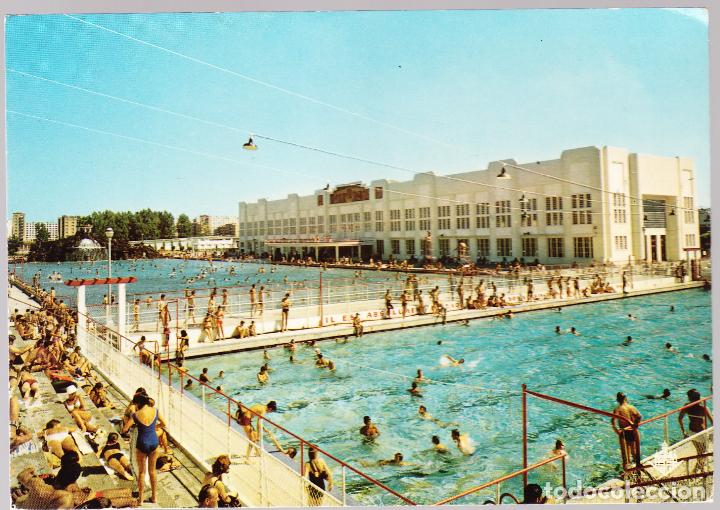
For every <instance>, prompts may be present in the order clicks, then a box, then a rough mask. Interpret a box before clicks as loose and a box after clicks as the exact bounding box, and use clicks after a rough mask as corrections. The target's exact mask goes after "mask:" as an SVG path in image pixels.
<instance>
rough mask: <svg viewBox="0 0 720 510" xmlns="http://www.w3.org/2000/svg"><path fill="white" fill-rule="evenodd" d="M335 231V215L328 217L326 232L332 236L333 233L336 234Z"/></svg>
mask: <svg viewBox="0 0 720 510" xmlns="http://www.w3.org/2000/svg"><path fill="white" fill-rule="evenodd" d="M337 230H338V228H337V215H335V214H331V215H330V216H328V232H330V233H331V234H332V233H333V232H337Z"/></svg>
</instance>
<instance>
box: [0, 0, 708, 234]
mask: <svg viewBox="0 0 720 510" xmlns="http://www.w3.org/2000/svg"><path fill="white" fill-rule="evenodd" d="M78 17H79V18H81V19H83V20H86V21H88V22H91V23H94V24H97V25H101V26H103V27H105V28H108V29H110V30H113V31H115V32H119V33H122V34H126V35H129V36H131V37H133V38H135V39H138V40H142V41H145V42H147V43H151V44H152V45H155V46H151V45H148V44H143V43H141V42H138V41H137V40H131V39H128V38H126V37H122V36H121V35H119V34H116V33H111V32H109V31H106V30H102V29H100V28H97V27H94V26H91V25H88V24H85V23H82V22H80V21H78V20H75V19H72V18H70V17H66V16H62V15H31V16H12V17H9V18H8V20H7V24H6V34H7V35H6V37H7V45H6V48H7V60H6V61H7V67H8V68H9V69H10V70H8V71H7V73H6V80H7V109H8V113H7V148H8V154H7V158H8V161H7V163H8V213H7V214H8V217H9V216H10V213H11V212H13V211H23V212H25V213H26V215H27V220H28V221H40V220H53V219H55V218H57V217H58V216H60V215H62V214H79V215H83V214H89V213H90V212H92V211H95V210H104V209H111V210H131V211H134V210H139V209H142V208H152V209H159V210H169V211H170V212H172V213H173V214H175V216H176V217H177V215H178V214H180V213H186V214H188V215H190V217H194V216H197V215H199V214H211V215H234V214H237V204H238V202H240V201H248V202H254V201H256V200H257V199H258V198H268V199H281V198H285V197H286V196H287V194H290V193H298V194H300V195H305V194H312V193H313V192H314V191H315V190H317V189H320V188H323V187H324V186H325V185H326V184H327V183H330V184H331V185H333V186H334V185H337V184H343V183H348V182H354V181H363V182H365V183H369V182H370V181H372V180H373V179H381V178H389V179H395V180H407V179H410V178H412V174H411V173H409V172H407V171H403V170H399V169H393V168H388V167H387V166H382V165H379V164H370V163H365V162H360V161H351V160H348V159H343V158H338V157H335V156H330V155H327V154H322V153H320V152H317V151H311V150H306V149H301V148H297V147H293V146H288V145H284V144H279V143H276V142H272V141H269V140H263V139H258V138H256V142H257V145H258V150H257V151H252V152H251V151H245V150H243V149H242V144H243V143H244V142H246V141H247V138H248V136H249V135H250V133H258V134H262V135H265V136H270V137H274V138H278V139H282V140H288V141H292V142H294V143H298V144H303V145H306V146H311V147H317V148H323V149H327V150H330V151H335V152H339V153H343V154H352V155H356V156H360V157H362V158H365V159H369V160H372V161H376V162H380V163H384V164H388V165H393V166H397V167H402V168H405V169H410V170H413V171H430V170H432V171H435V172H436V173H443V174H445V173H454V172H460V171H467V170H473V169H484V168H486V167H487V164H488V162H490V161H496V160H500V159H507V158H513V159H515V160H517V161H518V162H529V161H537V160H545V159H555V158H558V157H559V156H560V153H561V152H562V151H563V150H565V149H570V148H574V147H584V146H588V145H595V146H603V145H611V146H618V147H625V148H628V149H629V150H630V151H631V152H639V153H651V154H660V155H665V156H676V155H681V156H686V157H691V158H694V159H695V162H696V169H697V178H698V186H697V190H698V203H699V205H700V206H709V205H710V186H709V182H710V160H709V84H708V32H707V28H708V27H707V14H706V12H705V11H704V10H702V9H547V10H499V11H498V10H495V11H490V10H485V11H480V10H479V11H415V12H413V11H406V12H322V13H208V14H196V13H175V14H135V15H133V14H131V15H120V14H112V15H97V14H95V15H78ZM156 46H157V47H156ZM158 47H162V48H165V49H167V50H171V51H172V52H176V53H180V54H183V55H186V56H189V57H192V59H195V60H190V59H187V58H182V57H180V56H179V55H177V54H171V53H169V52H168V51H163V50H161V49H159V48H158ZM200 61H202V62H206V63H209V64H211V65H205V64H202V63H201V62H200ZM20 73H27V74H32V75H35V76H37V77H41V78H45V79H46V80H42V79H40V78H37V77H31V76H27V74H20ZM47 80H53V81H54V82H60V83H63V84H66V85H70V86H73V87H79V88H83V89H87V90H92V91H95V92H98V93H101V94H105V95H106V96H100V95H97V94H91V93H88V92H86V91H82V90H79V89H77V88H70V87H68V86H63V85H60V84H58V83H53V82H51V81H47ZM107 96H115V97H120V98H123V99H126V100H128V101H130V102H121V101H117V100H114V99H111V98H110V97H107ZM132 102H134V103H141V104H145V105H150V106H153V107H155V108H156V109H155V110H151V109H148V108H144V107H141V106H139V105H138V104H133V103H132ZM160 110H169V111H173V112H177V113H180V114H183V115H185V116H191V117H196V118H201V119H203V120H205V121H208V122H201V121H199V120H194V119H190V118H187V117H179V116H176V115H170V114H168V113H165V112H162V111H160ZM14 112H17V113H14ZM50 121H55V122H50ZM83 128H85V129H83ZM109 133H112V134H109Z"/></svg>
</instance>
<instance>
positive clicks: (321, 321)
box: [318, 267, 324, 328]
mask: <svg viewBox="0 0 720 510" xmlns="http://www.w3.org/2000/svg"><path fill="white" fill-rule="evenodd" d="M318 291H319V293H320V327H321V328H322V327H323V313H324V312H323V274H322V267H321V268H320V284H319V286H318Z"/></svg>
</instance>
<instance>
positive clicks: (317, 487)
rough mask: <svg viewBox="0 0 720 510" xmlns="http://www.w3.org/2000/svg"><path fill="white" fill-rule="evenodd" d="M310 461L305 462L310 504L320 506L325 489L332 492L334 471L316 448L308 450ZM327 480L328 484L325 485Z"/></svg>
mask: <svg viewBox="0 0 720 510" xmlns="http://www.w3.org/2000/svg"><path fill="white" fill-rule="evenodd" d="M308 459H309V460H308V462H307V463H306V464H305V473H306V476H307V479H308V481H309V482H310V483H309V484H308V486H307V493H308V499H309V504H310V506H320V505H322V501H323V497H324V495H323V491H327V492H330V491H331V490H332V488H333V478H332V473H331V472H330V470H329V469H328V467H327V465H326V464H325V461H323V460H322V459H321V458H320V456H319V455H318V452H317V450H316V449H315V448H310V450H309V451H308ZM325 482H327V486H326V485H325Z"/></svg>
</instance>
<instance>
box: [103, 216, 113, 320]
mask: <svg viewBox="0 0 720 510" xmlns="http://www.w3.org/2000/svg"><path fill="white" fill-rule="evenodd" d="M113 234H114V232H113V229H112V228H110V227H108V228H106V229H105V237H107V240H108V278H112V238H113ZM107 298H108V305H107V307H106V308H105V325H106V326H108V325H110V307H111V306H112V285H111V284H109V283H108V297H107Z"/></svg>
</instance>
